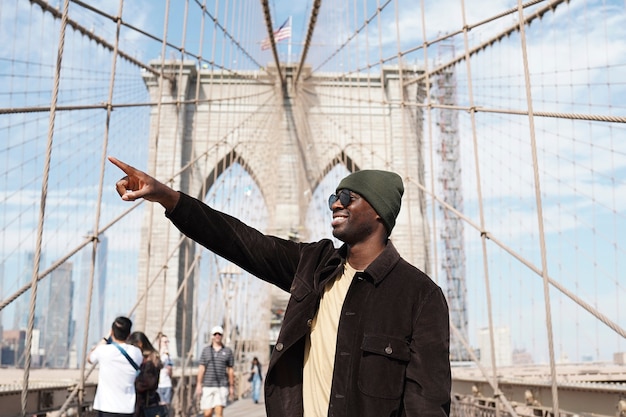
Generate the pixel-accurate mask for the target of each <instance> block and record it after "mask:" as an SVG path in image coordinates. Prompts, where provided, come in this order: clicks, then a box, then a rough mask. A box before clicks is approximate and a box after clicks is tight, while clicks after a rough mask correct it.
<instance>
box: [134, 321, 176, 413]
mask: <svg viewBox="0 0 626 417" xmlns="http://www.w3.org/2000/svg"><path fill="white" fill-rule="evenodd" d="M128 342H129V343H130V344H132V345H135V346H137V347H138V348H139V349H141V353H142V354H143V362H142V363H141V366H140V367H139V374H138V375H137V378H136V379H135V391H136V393H137V398H136V402H135V417H152V416H160V417H165V416H167V407H166V406H163V405H159V402H160V398H159V394H158V393H157V388H158V387H159V374H160V372H161V368H162V367H163V364H162V363H161V358H160V357H159V352H157V350H156V349H155V348H154V347H153V346H152V343H150V341H149V340H148V337H147V336H146V335H145V334H144V333H143V332H133V333H132V334H131V335H130V337H129V338H128Z"/></svg>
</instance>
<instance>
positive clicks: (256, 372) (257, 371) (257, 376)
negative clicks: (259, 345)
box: [248, 356, 263, 404]
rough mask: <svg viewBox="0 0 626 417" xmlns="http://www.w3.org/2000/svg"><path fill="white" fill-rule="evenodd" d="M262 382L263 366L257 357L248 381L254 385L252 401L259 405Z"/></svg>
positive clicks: (253, 362)
mask: <svg viewBox="0 0 626 417" xmlns="http://www.w3.org/2000/svg"><path fill="white" fill-rule="evenodd" d="M262 380H263V376H262V375H261V364H260V363H259V359H257V357H256V356H255V357H254V358H253V359H252V366H251V367H250V378H248V381H250V382H251V383H252V401H254V403H255V404H258V403H259V395H260V393H261V381H262Z"/></svg>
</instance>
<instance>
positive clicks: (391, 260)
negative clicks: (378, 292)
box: [338, 240, 400, 285]
mask: <svg viewBox="0 0 626 417" xmlns="http://www.w3.org/2000/svg"><path fill="white" fill-rule="evenodd" d="M338 254H339V256H340V257H341V259H342V261H343V263H345V262H346V257H347V255H348V246H347V245H346V244H344V245H342V246H341V248H339V252H338ZM399 260H400V254H399V253H398V251H397V250H396V247H395V246H394V245H393V243H391V240H387V245H386V246H385V249H383V251H382V252H381V253H380V255H378V256H377V257H376V259H374V260H373V261H372V263H371V264H369V266H368V267H367V268H365V271H363V272H362V273H361V274H362V276H363V278H365V279H367V280H369V281H371V282H372V283H373V284H374V285H378V284H380V283H381V282H382V281H383V280H384V279H385V277H386V276H387V275H389V272H391V270H392V269H393V267H394V266H396V264H397V263H398V261H399Z"/></svg>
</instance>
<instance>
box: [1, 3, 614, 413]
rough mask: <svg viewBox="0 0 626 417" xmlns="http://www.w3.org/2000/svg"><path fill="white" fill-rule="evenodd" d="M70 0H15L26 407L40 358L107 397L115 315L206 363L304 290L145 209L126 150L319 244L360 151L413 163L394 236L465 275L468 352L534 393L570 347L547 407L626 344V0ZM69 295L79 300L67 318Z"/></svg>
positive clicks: (13, 288) (384, 162)
mask: <svg viewBox="0 0 626 417" xmlns="http://www.w3.org/2000/svg"><path fill="white" fill-rule="evenodd" d="M60 3H61V2H56V3H55V2H47V1H44V0H28V1H27V0H20V1H18V2H11V1H9V0H0V28H2V29H0V30H2V33H3V37H4V38H5V39H7V40H9V41H10V42H8V43H7V45H9V46H8V47H7V48H5V50H4V51H3V52H2V53H1V54H0V68H1V70H0V79H2V81H3V82H2V83H0V85H1V87H0V137H2V140H0V160H1V161H2V163H0V166H2V168H0V184H1V186H0V230H1V233H0V235H1V237H0V312H1V313H2V323H1V324H2V327H3V328H4V330H5V334H6V335H7V336H6V337H8V336H9V335H10V334H12V333H10V332H9V333H7V332H6V331H7V330H15V331H17V332H18V333H17V334H19V332H20V330H19V329H20V327H21V328H24V329H26V330H25V333H24V335H25V336H26V337H25V339H24V340H25V341H26V343H25V344H24V346H23V348H22V350H21V353H20V354H17V355H16V357H17V358H18V359H17V362H18V364H21V366H23V367H24V375H23V382H22V385H21V389H22V393H21V394H22V395H21V404H20V407H21V413H22V414H25V413H26V409H27V408H28V406H29V405H28V404H27V403H26V400H25V394H26V392H27V391H28V389H29V388H31V387H30V386H29V379H30V378H29V374H30V369H31V368H32V367H39V366H50V365H49V364H50V363H52V362H51V361H57V360H58V361H59V363H67V364H68V366H69V367H73V368H80V369H81V377H80V379H81V382H80V384H79V386H78V387H77V390H76V391H75V392H74V393H73V395H75V396H76V397H77V398H80V401H83V398H82V390H83V389H84V384H85V383H86V382H87V381H88V380H89V371H88V370H87V369H86V366H85V362H84V359H85V356H86V353H87V351H88V350H89V347H90V346H91V344H93V343H94V342H95V341H97V340H98V339H99V338H100V337H101V336H102V334H101V332H102V331H106V328H107V326H108V325H109V323H110V321H111V320H112V319H113V317H114V316H115V315H116V314H122V313H123V314H129V315H132V316H133V319H134V322H135V326H136V328H137V329H138V330H143V331H145V332H146V333H147V334H148V335H149V336H150V337H154V336H156V334H157V333H158V332H159V331H162V332H165V333H166V334H168V336H170V339H171V340H172V342H173V344H174V345H175V346H176V355H177V357H178V358H180V360H181V362H180V364H181V366H180V369H181V372H182V378H183V379H187V378H188V377H189V375H191V373H192V372H193V358H194V357H196V358H197V355H198V351H199V349H200V348H201V347H202V345H203V344H204V343H205V342H206V338H207V335H206V332H207V328H209V327H210V326H212V325H213V324H217V323H219V324H222V325H224V326H225V328H227V329H228V332H229V334H228V337H229V341H231V342H232V344H233V346H234V347H236V350H237V354H238V355H239V356H238V357H239V358H240V362H241V363H242V366H243V365H244V364H245V362H246V360H247V359H246V358H247V356H249V355H254V354H258V353H259V352H260V350H261V347H260V346H264V345H269V344H271V340H270V336H268V334H270V332H269V331H268V332H262V331H259V329H265V328H269V327H270V321H271V317H270V316H271V314H272V313H273V312H275V311H278V310H280V306H279V304H280V303H281V302H284V294H282V295H281V294H278V295H277V294H275V293H274V292H273V291H272V290H271V289H270V288H268V287H265V286H263V285H260V284H259V283H258V282H257V280H256V279H254V278H253V277H250V276H249V275H247V274H245V273H241V272H240V271H237V270H236V269H233V268H232V266H230V265H229V264H228V263H225V262H224V261H223V260H221V259H218V258H216V257H214V256H213V255H212V254H210V253H208V252H207V251H206V250H204V249H203V248H200V247H197V246H196V245H195V244H193V243H192V242H189V241H187V240H184V239H181V238H180V236H179V234H178V232H177V230H175V229H172V228H171V227H169V225H168V223H167V221H165V220H164V219H163V218H162V217H163V216H162V211H161V209H160V207H158V206H155V205H152V204H148V205H141V207H142V210H133V209H132V208H129V207H125V206H124V205H123V203H121V202H120V201H119V199H118V198H117V196H116V195H115V194H114V193H113V192H112V184H114V182H115V181H116V180H117V179H118V178H119V177H120V173H119V172H118V171H116V169H115V168H114V167H111V166H110V165H107V164H103V162H102V161H104V157H105V156H106V155H114V156H117V157H119V158H120V159H122V160H125V161H127V162H129V163H131V164H132V165H135V166H137V167H138V168H140V169H143V170H146V171H147V172H149V173H150V174H152V175H155V176H156V177H157V178H159V179H161V180H162V181H164V182H167V183H168V184H169V185H171V186H172V187H174V188H177V189H183V190H186V191H188V192H190V193H191V194H193V195H194V196H197V197H199V198H202V199H204V200H205V201H207V202H208V203H209V204H210V205H212V206H215V207H217V208H218V209H221V210H224V211H226V212H228V213H231V214H233V215H235V216H236V217H240V218H242V219H243V220H245V221H247V222H249V223H251V224H253V225H254V226H255V227H258V228H259V229H261V230H263V231H265V232H268V233H272V234H276V235H279V236H285V237H289V238H298V239H305V240H306V239H308V238H311V239H317V238H321V237H328V235H329V227H328V213H327V208H326V207H325V204H323V202H324V200H325V199H326V198H327V194H328V193H330V192H331V191H332V190H333V186H334V185H335V184H336V182H337V181H338V179H339V178H341V177H342V176H343V175H345V174H346V173H347V172H349V171H352V170H354V169H362V168H380V169H389V170H393V171H396V172H398V173H400V174H401V175H402V177H403V178H404V180H405V185H406V194H405V198H404V201H403V207H404V208H403V211H402V212H401V214H400V217H399V225H400V226H399V227H397V228H396V230H395V231H394V235H393V236H392V239H393V240H394V243H396V244H397V247H399V249H400V250H401V253H402V254H403V256H404V257H405V258H407V259H409V260H410V261H411V262H412V263H414V264H416V265H417V266H418V267H420V268H422V269H424V270H425V271H427V272H428V273H429V274H430V275H431V276H432V278H433V279H434V280H435V281H436V282H438V283H439V285H441V286H442V287H443V289H444V291H445V292H446V293H447V295H448V297H449V300H448V301H449V305H450V311H451V313H452V314H453V315H454V317H452V318H451V326H452V328H453V343H454V344H455V345H454V346H456V347H455V349H456V352H458V355H459V358H458V359H468V360H474V361H478V362H479V365H476V369H477V370H479V373H480V374H481V375H482V377H481V378H482V379H483V380H484V381H486V382H485V383H486V384H487V385H488V386H489V388H488V389H489V390H491V391H493V392H482V394H483V395H487V396H492V397H494V398H495V399H496V401H499V402H502V404H503V406H504V407H506V408H507V411H508V412H509V413H511V414H515V413H518V414H519V412H520V410H519V409H517V410H515V409H514V408H515V402H518V403H519V402H523V401H524V399H523V398H519V397H515V395H516V394H515V393H511V394H509V393H508V392H507V396H506V397H504V394H503V392H502V391H503V389H502V388H501V387H500V383H502V380H501V377H500V376H499V375H501V374H502V372H503V370H507V369H509V368H508V367H509V366H512V365H517V366H522V365H524V364H539V363H546V364H549V368H550V370H549V371H547V369H548V367H547V366H546V371H545V374H544V376H545V378H546V380H548V381H549V386H550V391H551V395H550V398H547V397H545V398H543V402H544V403H545V404H550V405H549V406H548V407H552V408H562V409H563V410H567V407H568V403H567V402H565V403H564V401H568V400H567V396H565V399H563V398H562V396H561V395H559V394H560V392H561V391H562V390H566V389H567V387H566V386H564V384H561V383H560V382H559V379H560V378H562V376H561V374H560V373H561V372H564V371H563V370H562V369H561V365H562V363H564V362H565V361H566V359H567V358H570V359H571V362H581V361H586V363H590V362H591V361H593V363H603V364H604V363H605V362H606V363H608V362H610V361H611V359H612V355H613V354H619V353H620V352H623V351H624V349H625V345H624V340H625V338H626V331H625V330H624V327H625V326H624V323H625V321H624V320H625V319H624V311H623V308H622V307H621V305H620V300H621V299H623V297H624V296H625V295H626V294H625V292H626V288H625V287H624V283H623V279H622V277H623V273H622V272H621V271H622V270H623V267H624V265H623V259H624V257H623V255H624V253H626V248H624V245H623V243H622V242H621V241H620V239H619V236H622V235H623V233H625V232H626V230H624V225H625V224H626V222H624V220H625V219H624V204H625V202H624V201H623V198H622V195H624V193H623V192H620V191H622V190H623V189H624V187H626V184H625V181H624V176H623V175H622V174H623V171H624V169H625V167H626V148H625V147H624V144H623V143H622V142H623V141H620V140H619V138H620V137H622V136H623V134H624V130H625V129H624V123H626V112H625V109H626V106H625V104H624V102H623V100H622V99H621V97H623V96H624V94H623V93H624V85H626V79H625V78H624V74H626V72H625V71H623V70H624V68H625V67H626V55H625V54H624V53H623V51H624V50H626V47H625V46H624V44H623V39H626V33H624V31H625V30H626V24H624V23H626V22H625V20H626V11H625V7H626V5H624V4H623V3H622V4H619V3H618V2H607V1H599V0H598V1H595V0H572V1H569V2H563V1H540V0H533V1H528V2H521V1H512V0H510V1H505V2H504V3H502V4H501V5H500V6H496V5H494V4H493V3H488V2H481V1H479V0H471V1H469V0H450V5H446V13H443V12H442V10H443V9H442V7H444V6H443V5H437V4H430V3H431V2H424V1H422V2H418V3H416V2H414V1H413V2H411V1H408V0H393V1H391V0H386V1H383V0H378V1H372V0H369V1H367V0H366V1H352V0H344V1H338V2H336V3H334V4H332V5H331V3H329V2H321V1H310V2H307V4H306V5H300V4H289V5H287V4H286V3H284V2H283V1H282V0H280V1H279V0H274V1H272V2H269V1H261V2H255V3H254V2H253V3H246V6H245V7H242V6H243V2H242V0H220V1H208V0H203V1H200V0H193V1H192V0H186V1H185V2H169V1H165V0H164V1H160V2H146V3H143V2H124V1H120V2H119V3H117V2H115V3H116V4H115V5H113V4H103V5H101V7H95V6H93V5H91V4H89V3H87V2H84V1H79V0H71V1H66V2H65V3H64V5H63V7H61V4H60ZM286 19H288V20H287V21H289V22H290V25H291V26H290V31H291V32H290V33H291V34H290V37H289V38H287V39H283V40H276V39H274V33H275V32H274V31H275V30H276V29H277V28H278V26H279V25H280V23H282V22H283V21H285V20H286ZM600 22H601V24H600ZM265 38H269V41H270V44H271V50H262V49H261V45H262V44H263V40H264V39H265ZM59 39H62V40H63V41H64V42H65V47H62V46H61V47H59V46H58V45H56V44H55V42H58V40H59ZM292 48H293V52H295V53H293V56H296V57H298V58H297V59H296V60H295V61H294V62H289V61H290V58H291V56H292ZM44 114H45V115H47V116H48V117H47V118H44V117H43V115H44ZM46 131H47V132H48V133H47V135H44V133H43V132H46ZM95 167H98V169H94V168H95ZM134 207H135V206H133V208H134ZM137 207H138V206H137ZM68 271H69V273H68ZM590 277H591V278H592V279H590ZM105 283H106V285H104V284H105ZM64 289H65V290H64ZM68 294H73V299H72V298H68V297H69V296H68ZM259 294H261V295H262V297H257V298H255V296H253V295H259ZM28 297H30V299H31V302H30V303H28V301H27V299H28ZM281 297H282V298H281ZM55 300H56V302H57V303H59V304H64V305H67V306H71V308H69V307H68V308H69V309H68V310H67V311H66V310H64V311H66V313H63V314H61V309H59V310H58V312H56V313H55V311H54V310H51V312H50V314H48V317H44V315H43V314H42V312H43V311H46V310H47V309H48V306H49V305H50V303H51V302H55ZM99 300H102V301H103V302H102V304H100V301H99ZM276 300H278V301H276ZM268 305H271V308H268ZM277 306H278V307H277ZM537 309H541V310H543V312H542V313H536V312H535V310H537ZM259 311H264V313H263V314H255V312H259ZM78 312H80V313H78ZM27 313H28V314H27ZM64 315H66V316H68V317H66V318H65V319H64V318H63V317H64ZM26 317H27V318H28V320H25V318H26ZM63 320H66V321H68V326H66V328H67V329H72V328H73V329H75V331H69V330H67V331H61V330H59V328H60V327H63V326H59V325H58V323H62V322H64V321H63ZM55 323H56V324H55ZM72 323H75V324H72ZM72 326H73V327H72ZM552 328H554V329H555V330H554V331H552ZM6 337H5V342H3V347H4V348H6V349H10V344H9V342H8V341H7V340H8V339H6ZM11 337H13V336H11ZM59 341H63V345H64V346H65V348H66V351H67V352H70V353H68V354H67V356H63V354H62V353H60V352H59V351H57V350H56V348H53V347H54V346H58V345H59ZM37 343H39V345H37V346H35V345H36V344H37ZM28 345H33V348H32V349H29V348H27V346H28ZM16 353H17V351H16ZM263 354H266V352H264V353H263ZM616 357H619V356H616ZM55 363H56V362H55ZM607 366H608V365H607ZM238 372H239V373H240V374H241V373H242V372H244V369H243V368H241V369H238ZM455 372H462V369H456V370H455ZM244 382H245V381H244ZM477 384H478V385H480V382H477ZM487 385H485V386H484V387H485V388H486V387H487ZM238 389H240V390H241V391H242V392H243V391H244V390H245V389H246V387H245V384H244V385H241V386H240V387H238ZM188 390H189V387H184V386H182V385H181V387H180V389H179V390H178V391H177V392H176V397H177V401H178V404H180V405H181V407H183V408H184V407H187V406H188V405H189V404H190V401H191V399H190V397H189V395H188V394H189V393H188ZM468 395H469V394H468ZM469 397H471V395H469ZM464 398H465V397H464ZM457 405H458V406H459V407H463V406H465V405H467V404H465V403H463V401H460V402H459V403H458V404H457ZM68 406H70V405H69V400H68V402H67V403H66V405H64V407H68ZM551 411H554V410H551ZM574 411H577V412H596V413H597V414H602V413H601V412H598V410H574Z"/></svg>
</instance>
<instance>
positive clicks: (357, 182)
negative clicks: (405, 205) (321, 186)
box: [336, 169, 404, 234]
mask: <svg viewBox="0 0 626 417" xmlns="http://www.w3.org/2000/svg"><path fill="white" fill-rule="evenodd" d="M343 189H346V190H350V191H354V192H355V193H357V194H359V195H360V196H362V197H363V198H365V200H367V202H368V203H369V204H370V206H372V208H373V209H374V210H375V211H376V213H378V215H379V216H380V217H381V219H382V220H383V224H384V225H385V227H386V228H387V232H388V233H389V234H391V230H392V229H393V227H394V226H395V225H396V217H398V213H399V212H400V204H401V203H402V194H404V185H403V184H402V178H400V176H399V175H398V174H396V173H395V172H389V171H380V170H375V169H370V170H363V171H357V172H354V173H352V174H350V175H348V176H347V177H345V178H344V179H342V180H341V182H339V185H338V186H337V190H336V191H339V190H343Z"/></svg>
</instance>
